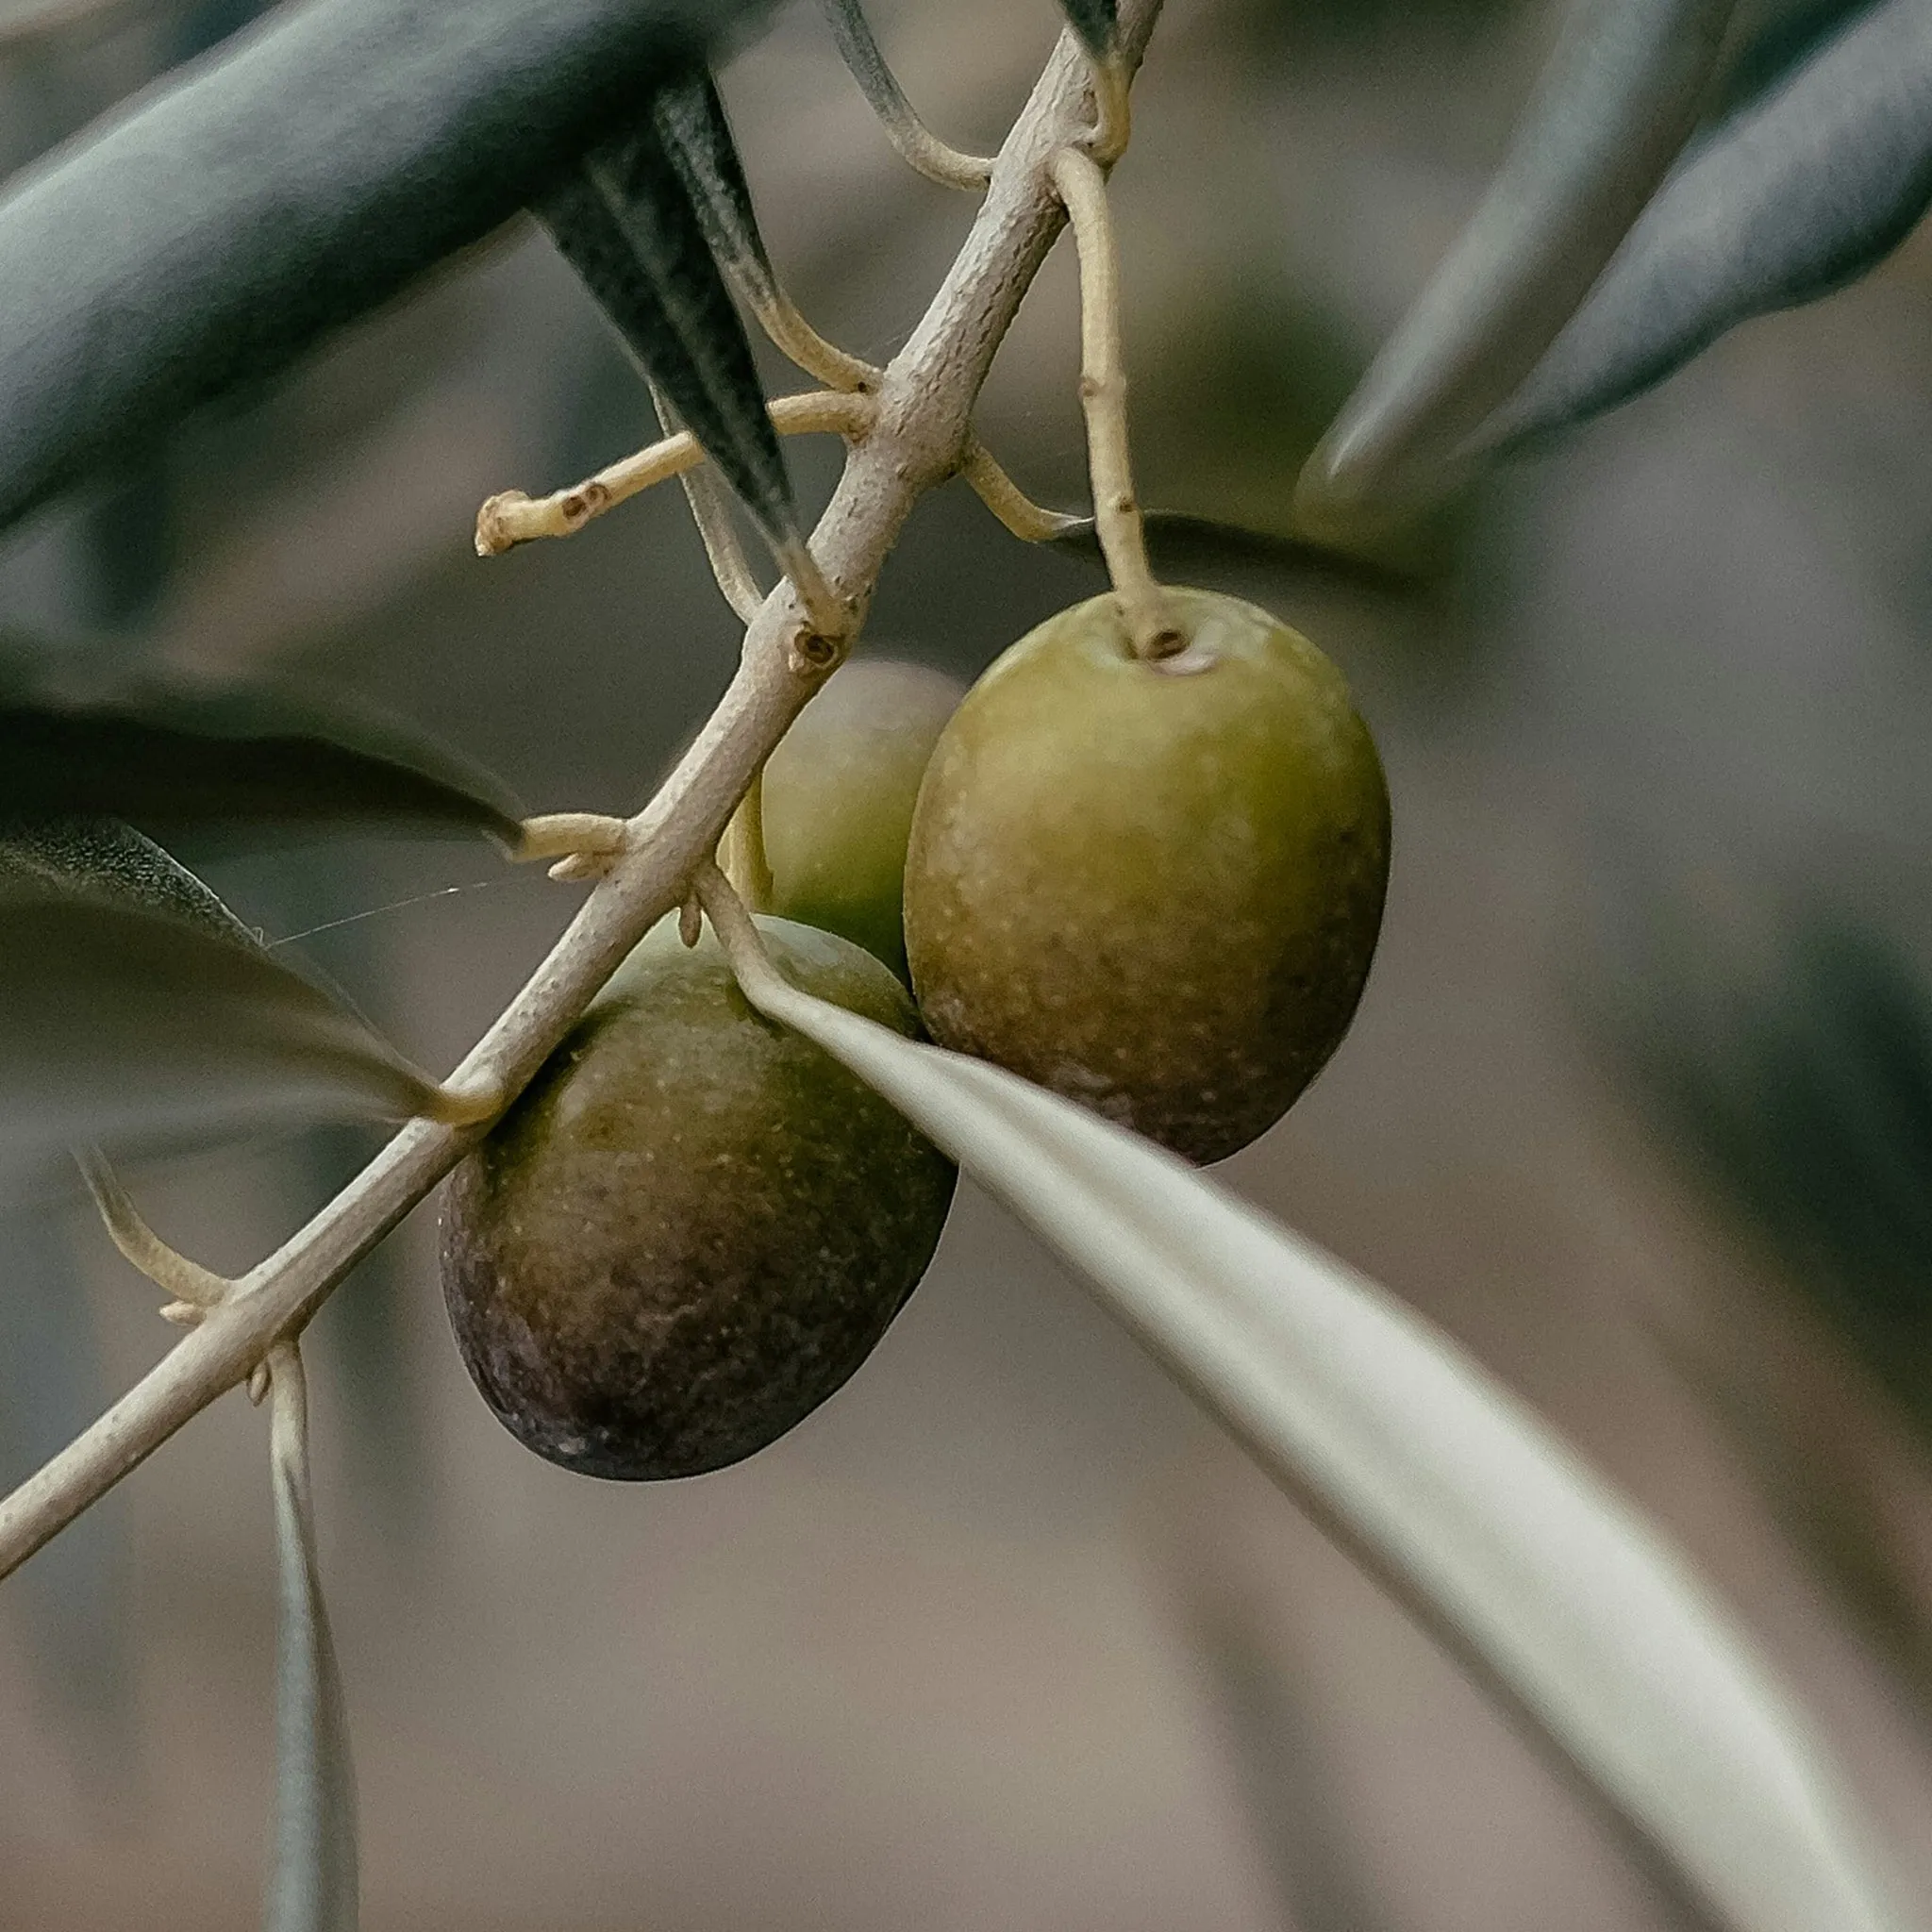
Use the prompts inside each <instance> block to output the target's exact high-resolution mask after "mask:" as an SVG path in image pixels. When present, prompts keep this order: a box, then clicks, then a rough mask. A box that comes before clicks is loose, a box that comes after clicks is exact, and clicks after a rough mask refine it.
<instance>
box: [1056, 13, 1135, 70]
mask: <svg viewBox="0 0 1932 1932" xmlns="http://www.w3.org/2000/svg"><path fill="white" fill-rule="evenodd" d="M1060 6H1061V8H1062V9H1063V10H1064V12H1065V13H1066V16H1067V22H1068V25H1071V26H1072V27H1073V29H1074V32H1075V33H1076V34H1078V35H1079V37H1080V44H1081V45H1082V46H1084V47H1085V48H1086V49H1087V51H1088V52H1089V53H1090V54H1091V55H1092V56H1093V58H1095V59H1096V60H1101V59H1105V58H1107V56H1108V54H1110V53H1112V52H1113V50H1114V47H1115V46H1116V44H1117V43H1118V42H1119V41H1120V34H1121V23H1120V15H1119V12H1118V11H1117V9H1116V8H1115V6H1114V0H1060Z"/></svg>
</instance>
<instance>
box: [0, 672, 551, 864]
mask: <svg viewBox="0 0 1932 1932" xmlns="http://www.w3.org/2000/svg"><path fill="white" fill-rule="evenodd" d="M358 738H359V739H360V740H361V743H359V744H358V742H356V740H357V739H358ZM74 816H81V817H98V816H111V817H115V818H125V819H129V820H132V821H134V822H135V823H136V824H143V825H152V826H155V827H157V828H181V827H194V828H203V827H208V826H221V827H227V828H240V829H242V830H246V829H248V828H255V829H258V830H259V829H283V830H289V829H294V828H299V827H308V828H314V827H318V826H323V827H333V828H339V829H341V828H363V829H382V830H397V831H416V832H423V831H431V832H449V831H461V832H469V833H477V832H480V833H484V834H487V835H489V836H490V837H491V838H494V839H496V840H498V841H501V842H503V843H505V844H514V843H515V841H516V840H517V837H518V824H519V817H520V814H519V813H518V812H517V810H516V808H515V806H514V804H513V802H512V801H510V800H508V798H507V797H506V796H505V795H504V794H503V793H502V792H501V791H499V790H498V789H497V788H496V787H495V786H494V785H493V783H492V782H491V780H489V779H487V778H484V777H480V776H478V775H477V774H474V773H472V772H470V771H468V770H466V769H464V768H463V767H461V766H460V765H459V764H458V763H457V761H455V760H454V759H452V758H450V757H449V756H448V754H446V753H443V752H442V751H441V749H440V748H437V747H433V746H430V745H428V744H427V743H426V742H425V741H423V740H421V739H420V738H417V737H415V736H414V735H413V734H406V733H404V732H403V731H402V730H401V729H400V728H399V727H397V726H394V725H392V724H389V723H388V721H377V720H374V719H371V718H367V717H364V716H361V715H359V714H356V715H352V714H350V713H347V712H345V711H343V710H342V709H341V708H331V709H329V710H326V711H324V710H320V709H318V708H316V707H314V706H312V705H308V704H305V703H298V702H296V701H295V700H293V699H291V697H289V696H288V695H286V694H283V693H279V692H277V693H269V692H261V691H248V692H242V691H230V692H226V693H224V694H221V695H208V696H193V697H190V696H186V695H181V694H175V693H165V692H157V693H149V694H146V695H143V696H140V697H129V698H125V699H122V700H118V701H106V702H96V703H75V704H67V703H61V702H56V701H51V700H47V699H43V698H40V697H34V696H29V695H27V694H25V693H21V692H0V820H8V819H32V820H38V819H46V818H66V817H74Z"/></svg>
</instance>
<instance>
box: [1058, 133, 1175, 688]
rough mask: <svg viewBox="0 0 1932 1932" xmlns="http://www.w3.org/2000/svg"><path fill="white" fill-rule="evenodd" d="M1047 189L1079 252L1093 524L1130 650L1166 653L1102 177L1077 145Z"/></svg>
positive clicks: (1170, 639)
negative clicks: (1130, 425) (1130, 445)
mask: <svg viewBox="0 0 1932 1932" xmlns="http://www.w3.org/2000/svg"><path fill="white" fill-rule="evenodd" d="M1052 173H1053V185H1054V187H1055V188H1056V189H1057V190H1058V192H1059V196H1060V199H1061V200H1062V201H1063V202H1065V203H1066V207H1067V215H1068V218H1069V220H1070V221H1071V222H1072V224H1073V229H1074V243H1075V245H1076V246H1077V247H1078V249H1079V251H1080V401H1081V404H1082V407H1083V408H1085V410H1086V415H1087V458H1088V464H1089V468H1090V470H1091V475H1092V477H1093V525H1094V530H1095V532H1096V534H1097V535H1098V536H1099V539H1100V549H1101V554H1102V555H1103V556H1104V557H1105V558H1107V568H1108V575H1110V576H1111V577H1112V578H1113V587H1114V592H1115V594H1116V595H1117V596H1118V597H1119V599H1120V602H1121V608H1122V611H1123V614H1124V616H1125V618H1126V623H1127V632H1128V635H1129V636H1130V637H1131V638H1132V640H1133V644H1134V649H1135V652H1136V653H1137V654H1138V655H1139V656H1141V657H1143V658H1159V657H1163V656H1166V655H1167V654H1168V653H1169V652H1171V651H1172V650H1173V649H1174V647H1175V646H1176V645H1177V644H1178V642H1179V638H1178V636H1177V634H1176V632H1175V631H1174V626H1173V625H1172V623H1171V621H1170V620H1169V617H1168V613H1167V606H1166V601H1165V599H1164V598H1163V597H1162V596H1161V594H1160V586H1159V584H1158V583H1157V582H1156V581H1155V576H1154V572H1153V570H1152V569H1151V568H1150V567H1149V565H1148V562H1147V538H1146V532H1145V531H1144V530H1143V529H1142V527H1141V505H1140V500H1139V498H1137V497H1136V496H1135V494H1134V473H1133V466H1132V464H1131V463H1130V461H1129V459H1128V455H1127V376H1126V371H1125V370H1124V368H1123V367H1122V366H1121V298H1120V283H1121V269H1120V255H1119V251H1118V250H1117V249H1116V248H1115V246H1114V239H1113V221H1112V218H1111V217H1110V216H1109V214H1108V207H1107V177H1106V175H1104V174H1103V173H1102V172H1101V169H1100V166H1099V164H1098V163H1097V162H1096V161H1095V160H1094V159H1093V158H1091V156H1090V155H1086V154H1082V153H1081V152H1080V150H1079V149H1078V148H1074V147H1064V148H1062V149H1060V151H1059V152H1058V154H1057V155H1055V156H1054V158H1053V162H1052Z"/></svg>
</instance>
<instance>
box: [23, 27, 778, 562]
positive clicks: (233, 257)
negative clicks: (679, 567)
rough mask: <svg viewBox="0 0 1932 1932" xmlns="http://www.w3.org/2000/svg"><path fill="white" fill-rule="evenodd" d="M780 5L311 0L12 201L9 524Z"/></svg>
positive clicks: (194, 66) (60, 155)
mask: <svg viewBox="0 0 1932 1932" xmlns="http://www.w3.org/2000/svg"><path fill="white" fill-rule="evenodd" d="M768 10H769V0H545V4H543V5H541V6H531V5H528V4H527V0H464V4H463V5H462V6H459V7H452V6H450V5H449V4H448V0H307V4H305V5H301V6H291V7H284V8H276V9H275V11H274V13H273V14H271V15H270V17H269V18H268V19H267V20H265V21H264V22H263V23H262V24H261V25H260V26H259V27H258V28H257V29H255V30H253V31H251V32H249V33H247V34H243V35H238V36H236V37H235V39H234V40H232V41H230V42H225V43H224V44H223V45H222V46H220V47H218V48H216V49H215V50H214V51H213V52H212V53H211V54H210V55H208V57H206V58H203V59H201V60H197V61H194V62H192V63H191V64H189V65H188V66H186V67H184V68H182V69H181V70H179V71H178V72H177V73H176V74H175V75H170V76H169V77H168V78H167V79H166V80H165V81H164V82H162V83H161V84H160V85H159V86H158V87H157V88H155V89H152V90H150V91H149V92H146V93H145V94H143V95H142V96H141V97H139V98H138V99H137V100H135V101H134V102H132V103H130V104H129V105H128V106H127V107H126V108H123V109H118V110H116V111H115V112H114V113H113V114H112V115H110V116H109V117H108V118H107V119H105V120H104V121H102V122H101V123H99V124H98V125H96V126H94V127H92V128H90V129H88V130H86V131H84V132H83V133H82V134H81V135H80V136H78V137H77V138H76V140H75V142H72V143H70V144H69V145H68V146H67V147H65V148H64V149H62V150H60V151H58V152H57V153H56V154H53V155H50V156H48V157H47V158H45V159H44V160H43V161H42V162H40V163H38V164H37V165H36V166H35V167H34V168H33V169H32V170H31V171H30V172H29V173H28V174H26V175H22V176H21V177H20V178H19V180H18V181H17V183H15V184H13V185H11V186H10V187H9V189H8V192H6V193H5V195H4V196H0V289H4V290H6V291H7V299H6V301H5V302H4V303H0V526H4V525H6V524H8V523H10V522H12V521H13V520H14V519H15V518H17V517H19V516H20V515H22V514H23V513H24V512H25V510H27V509H28V508H32V507H33V506H34V505H35V504H37V503H39V502H41V501H43V500H44V499H45V498H46V497H47V496H49V495H50V494H51V493H53V492H54V491H57V490H59V489H61V488H63V487H65V486H66V485H68V484H71V483H74V482H75V481H77V480H79V478H80V477H82V476H83V475H86V474H87V473H88V472H89V471H90V470H91V469H92V468H94V467H96V466H99V465H102V464H106V463H110V462H112V461H114V460H115V459H117V458H119V457H121V456H122V455H123V454H124V453H125V451H126V450H128V449H129V448H130V447H135V446H138V445H139V444H140V443H141V442H142V441H143V440H144V439H146V438H148V437H150V436H152V435H153V434H154V433H155V432H157V431H158V430H161V429H164V428H166V427H167V426H168V425H170V424H172V423H174V422H175V421H177V420H179V419H180V418H181V417H182V416H183V415H185V414H186V413H187V412H188V411H189V410H190V409H191V408H193V407H195V406H196V405H197V404H199V403H201V402H204V401H206V400H208V398H210V397H212V396H215V395H218V394H220V393H222V392H223V391H225V390H230V389H232V388H234V387H235V386H236V385H237V384H239V383H244V382H248V381H258V380H260V379H262V378H263V377H265V376H268V375H273V374H274V373H275V371H277V370H279V369H281V368H283V367H284V366H286V365H287V364H288V363H289V362H290V361H291V359H292V358H294V357H295V356H297V355H298V354H299V353H301V351H302V350H304V349H305V348H307V347H308V345H309V344H310V343H311V342H313V341H315V340H316V339H317V338H318V337H320V336H322V335H324V334H325V333H326V332H327V331H328V330H330V329H332V328H335V327H338V326H340V325H342V324H343V323H346V322H348V321H350V320H352V319H353V318H355V317H357V316H359V315H361V314H364V313H365V312H367V311H368V310H370V309H372V308H375V307H376V306H377V305H378V304H379V303H381V302H384V301H386V300H388V299H389V298H390V297H391V295H393V294H394V293H395V292H396V291H398V290H399V289H401V288H402V287H404V286H405V285H406V284H407V283H408V281H409V280H410V279H411V278H412V277H414V276H416V275H421V274H422V273H423V272H424V271H425V270H426V269H428V268H430V267H431V266H432V265H433V264H435V263H436V262H438V261H440V260H441V259H442V258H444V257H445V256H447V255H450V254H452V253H453V252H455V251H456V250H458V249H459V248H463V247H466V246H468V245H469V244H470V243H472V242H475V241H477V240H479V239H480V238H481V237H482V236H484V235H486V234H488V233H489V232H490V230H491V228H493V227H495V226H496V225H498V224H499V223H501V222H503V221H506V220H507V219H508V217H509V216H510V215H512V214H513V213H514V212H515V211H516V210H517V209H518V208H521V207H524V206H525V205H527V204H528V203H530V202H531V201H533V200H535V199H538V198H540V197H541V195H542V194H543V193H544V192H547V190H548V189H549V187H550V186H551V185H552V184H553V183H554V182H555V181H556V180H557V179H558V177H559V175H561V174H562V173H563V172H564V171H565V170H566V169H567V168H568V167H569V166H570V165H571V163H572V161H573V159H574V158H575V157H576V156H578V155H581V154H582V153H583V152H584V150H585V149H586V148H587V147H589V146H591V145H592V144H594V143H595V142H600V141H603V140H606V139H608V137H609V136H610V135H611V134H612V133H614V132H616V131H617V130H618V129H619V128H621V127H623V126H624V125H625V124H626V122H627V121H628V120H630V119H631V118H632V117H634V116H635V115H636V113H637V110H638V104H639V102H641V101H642V100H644V99H647V98H648V97H649V93H650V90H651V89H652V88H653V87H654V86H655V85H656V84H657V83H658V81H660V80H662V79H665V78H668V77H669V76H670V75H672V74H674V73H676V72H678V71H681V70H682V69H684V68H686V67H688V66H689V65H690V64H691V61H692V60H693V59H697V58H703V56H704V53H705V52H706V50H707V48H708V45H709V44H710V43H711V42H712V41H713V40H714V39H716V38H717V37H719V36H721V35H724V34H727V33H733V32H738V33H741V32H742V30H743V29H744V28H745V27H746V26H747V25H750V24H752V23H753V22H755V21H756V20H757V19H758V16H759V15H760V14H761V13H763V12H765V11H768Z"/></svg>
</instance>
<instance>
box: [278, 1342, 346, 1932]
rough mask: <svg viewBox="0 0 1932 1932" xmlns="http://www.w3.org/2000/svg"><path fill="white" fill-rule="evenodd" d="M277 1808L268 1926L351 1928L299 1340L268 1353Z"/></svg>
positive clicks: (332, 1667) (294, 1930)
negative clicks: (270, 1365) (270, 1368)
mask: <svg viewBox="0 0 1932 1932" xmlns="http://www.w3.org/2000/svg"><path fill="white" fill-rule="evenodd" d="M273 1375H274V1391H275V1393H274V1397H273V1401H274V1410H273V1415H272V1418H271V1423H270V1436H269V1444H270V1446H269V1470H270V1478H271V1481H272V1484H273V1486H274V1491H275V1579H276V1586H277V1599H278V1616H277V1624H276V1634H275V1840H274V1853H273V1857H272V1862H271V1864H270V1867H269V1882H268V1897H267V1907H266V1910H265V1912H264V1914H263V1923H264V1924H265V1926H266V1928H267V1932H356V1927H357V1925H358V1923H359V1917H360V1915H359V1911H358V1857H357V1845H356V1787H355V1776H354V1773H353V1771H352V1768H351V1765H350V1760H349V1725H348V1716H347V1713H346V1711H345V1709H344V1707H343V1701H342V1681H341V1671H340V1669H339V1668H338V1666H337V1663H336V1653H335V1642H334V1640H333V1638H332V1637H331V1635H330V1633H329V1623H328V1610H327V1607H326V1606H325V1604H324V1602H323V1595H322V1571H321V1565H320V1563H319V1561H318V1558H317V1555H316V1546H315V1505H314V1500H313V1497H312V1495H311V1493H310V1489H309V1480H308V1391H307V1388H306V1385H305V1382H304V1378H303V1374H302V1367H301V1358H300V1357H299V1356H298V1355H297V1354H296V1352H295V1350H294V1349H293V1348H292V1347H286V1348H283V1349H280V1350H277V1351H276V1353H275V1357H273Z"/></svg>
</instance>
